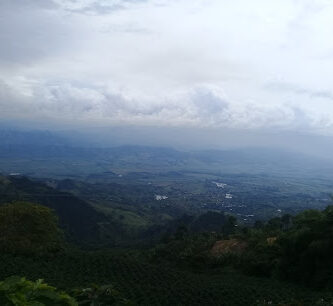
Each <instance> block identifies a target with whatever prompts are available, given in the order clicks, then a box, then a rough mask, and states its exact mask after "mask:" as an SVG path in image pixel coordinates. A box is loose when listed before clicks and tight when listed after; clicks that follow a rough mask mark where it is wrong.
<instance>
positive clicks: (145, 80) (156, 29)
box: [0, 0, 333, 133]
mask: <svg viewBox="0 0 333 306" xmlns="http://www.w3.org/2000/svg"><path fill="white" fill-rule="evenodd" d="M0 11H1V18H0V39H1V42H2V43H1V46H0V116H1V117H12V118H24V117H29V118H31V119H33V118H35V119H36V120H37V118H46V117H47V118H50V120H53V121H55V122H59V123H61V122H62V121H64V120H70V121H73V122H78V124H90V125H96V124H113V125H116V124H128V125H132V124H140V125H164V126H166V125H172V126H189V127H191V126H192V127H193V126H195V127H207V126H208V127H216V128H218V127H226V126H227V127H229V128H234V129H239V128H242V129H266V128H274V129H292V130H304V129H305V130H308V131H312V132H319V133H333V109H332V107H333V106H332V99H333V94H332V92H331V90H330V88H331V84H332V81H333V73H332V71H333V57H332V50H333V42H332V40H331V39H330V37H332V36H333V18H332V17H333V4H332V2H330V1H325V0H316V1H310V0H309V1H307V0H306V1H298V0H292V1H290V0H281V1H277V2H270V3H268V2H267V1H264V0H254V1H252V2H251V3H249V2H248V1H245V0H236V1H232V2H230V1H226V0H223V1H221V0H208V1H207V0H205V1H204V0H195V1H189V0H178V1H174V0H171V1H170V0H169V1H166V0H137V1H134V0H132V1H130V0H112V1H96V0H80V1H79V0H53V1H51V0H45V1H17V0H11V1H9V0H3V1H1V3H0Z"/></svg>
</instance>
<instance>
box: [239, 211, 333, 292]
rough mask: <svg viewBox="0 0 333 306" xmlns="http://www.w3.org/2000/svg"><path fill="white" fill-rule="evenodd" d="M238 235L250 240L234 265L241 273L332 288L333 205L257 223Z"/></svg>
mask: <svg viewBox="0 0 333 306" xmlns="http://www.w3.org/2000/svg"><path fill="white" fill-rule="evenodd" d="M239 237H240V238H242V239H245V240H246V241H247V242H248V243H249V247H248V249H247V250H246V251H245V252H244V253H243V254H242V256H241V260H240V261H238V262H236V264H235V265H234V266H238V267H240V268H241V269H242V270H243V271H244V272H246V273H248V274H251V275H258V276H277V277H279V278H281V279H284V280H292V281H297V282H301V283H303V284H304V285H307V286H311V287H316V288H325V287H327V288H328V287H329V288H332V287H333V262H332V257H333V206H329V207H327V208H326V209H325V210H323V211H319V210H306V211H303V212H301V213H299V214H298V215H296V216H295V217H291V216H290V215H285V216H282V217H281V218H273V219H271V220H269V221H268V222H267V223H266V224H258V223H257V224H255V226H254V228H252V229H250V228H246V230H244V231H242V232H241V233H240V234H239Z"/></svg>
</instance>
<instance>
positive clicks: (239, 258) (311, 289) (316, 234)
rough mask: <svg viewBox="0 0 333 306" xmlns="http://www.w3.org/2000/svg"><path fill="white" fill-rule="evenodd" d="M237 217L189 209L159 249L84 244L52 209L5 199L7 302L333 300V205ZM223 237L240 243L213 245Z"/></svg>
mask: <svg viewBox="0 0 333 306" xmlns="http://www.w3.org/2000/svg"><path fill="white" fill-rule="evenodd" d="M235 222H236V220H235V219H234V218H233V217H231V216H227V215H223V214H219V213H213V212H211V213H207V214H204V215H202V216H201V217H198V218H193V217H189V216H184V217H183V218H181V219H180V220H178V222H176V223H175V224H174V227H177V228H176V230H170V231H169V232H167V233H165V234H164V235H163V237H162V239H161V240H160V243H159V244H157V245H155V246H154V247H149V248H148V247H146V248H144V249H143V248H141V249H138V248H136V249H133V248H130V249H124V248H119V249H115V248H113V249H106V248H103V249H99V250H95V251H84V250H80V249H79V248H77V247H75V246H74V245H71V244H69V243H68V242H66V241H65V237H66V235H63V234H62V232H61V231H60V230H59V229H58V227H57V218H56V216H55V215H54V212H53V211H52V210H51V209H50V208H47V207H44V206H41V205H36V204H32V203H24V202H18V203H12V204H6V205H2V206H0V230H1V231H0V233H1V234H0V252H1V253H0V279H3V280H4V281H3V282H1V283H0V302H1V305H77V304H76V303H81V304H80V305H124V304H129V305H131V304H133V305H332V303H333V295H332V293H331V292H332V288H333V277H332V275H333V273H332V272H333V266H332V262H331V258H332V256H333V207H327V208H326V209H325V210H323V211H318V210H307V211H304V212H302V213H300V214H298V215H296V216H294V217H293V216H290V215H284V216H282V217H279V218H274V219H271V220H270V221H268V222H266V223H262V222H257V223H256V224H255V225H254V226H253V227H240V226H239V227H237V226H235V225H236V224H235ZM219 225H220V230H219V231H213V229H216V228H218V226H219ZM205 228H206V229H207V228H208V229H210V231H209V232H203V230H204V229H205ZM227 241H229V242H230V241H234V242H235V243H236V244H237V243H239V244H241V245H242V247H241V248H238V251H235V250H233V249H228V250H227V251H226V249H222V250H220V252H217V253H216V252H215V253H213V252H212V248H213V247H214V246H215V245H216V243H222V244H223V243H226V242H227ZM14 275H20V276H24V277H26V278H27V279H29V280H31V281H28V280H26V279H25V278H22V277H13V276H14ZM8 277H10V278H9V279H8ZM39 279H44V280H45V282H46V283H47V284H49V285H46V284H44V283H43V282H42V281H40V280H39ZM93 284H96V285H93ZM105 284H109V285H107V286H105ZM55 288H58V289H55ZM82 288H85V289H82ZM1 299H2V300H1ZM48 299H54V300H52V302H50V300H48ZM15 303H16V304H15ZM38 303H39V304H38ZM85 303H86V304H85Z"/></svg>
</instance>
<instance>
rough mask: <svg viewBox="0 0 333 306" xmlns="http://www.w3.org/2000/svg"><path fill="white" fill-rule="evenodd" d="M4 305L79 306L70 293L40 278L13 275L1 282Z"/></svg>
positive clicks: (0, 297) (0, 292)
mask: <svg viewBox="0 0 333 306" xmlns="http://www.w3.org/2000/svg"><path fill="white" fill-rule="evenodd" d="M0 305H2V306H14V305H15V306H44V305H45V306H48V305H54V306H77V305H78V303H77V302H76V301H75V300H74V299H73V298H72V297H70V296H69V295H68V294H66V293H64V292H62V291H58V290H57V289H56V288H54V287H51V286H48V285H47V284H45V283H43V280H41V279H39V280H37V281H36V282H31V281H28V280H26V279H25V278H23V277H18V276H12V277H9V278H6V279H5V280H4V281H2V282H0Z"/></svg>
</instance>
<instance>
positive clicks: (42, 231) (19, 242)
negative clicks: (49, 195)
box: [0, 202, 63, 254]
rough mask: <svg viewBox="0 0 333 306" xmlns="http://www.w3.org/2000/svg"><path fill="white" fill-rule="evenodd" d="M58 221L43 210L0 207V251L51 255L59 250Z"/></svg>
mask: <svg viewBox="0 0 333 306" xmlns="http://www.w3.org/2000/svg"><path fill="white" fill-rule="evenodd" d="M57 223H58V219H57V217H56V215H55V214H54V213H53V211H52V210H51V209H50V208H48V207H45V206H41V205H37V204H32V203H26V202H17V203H12V204H5V205H3V206H1V207H0V250H1V251H2V252H7V253H14V254H22V253H23V254H44V253H54V252H57V251H59V250H61V249H62V247H63V239H62V233H61V231H60V230H59V228H58V226H57Z"/></svg>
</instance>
